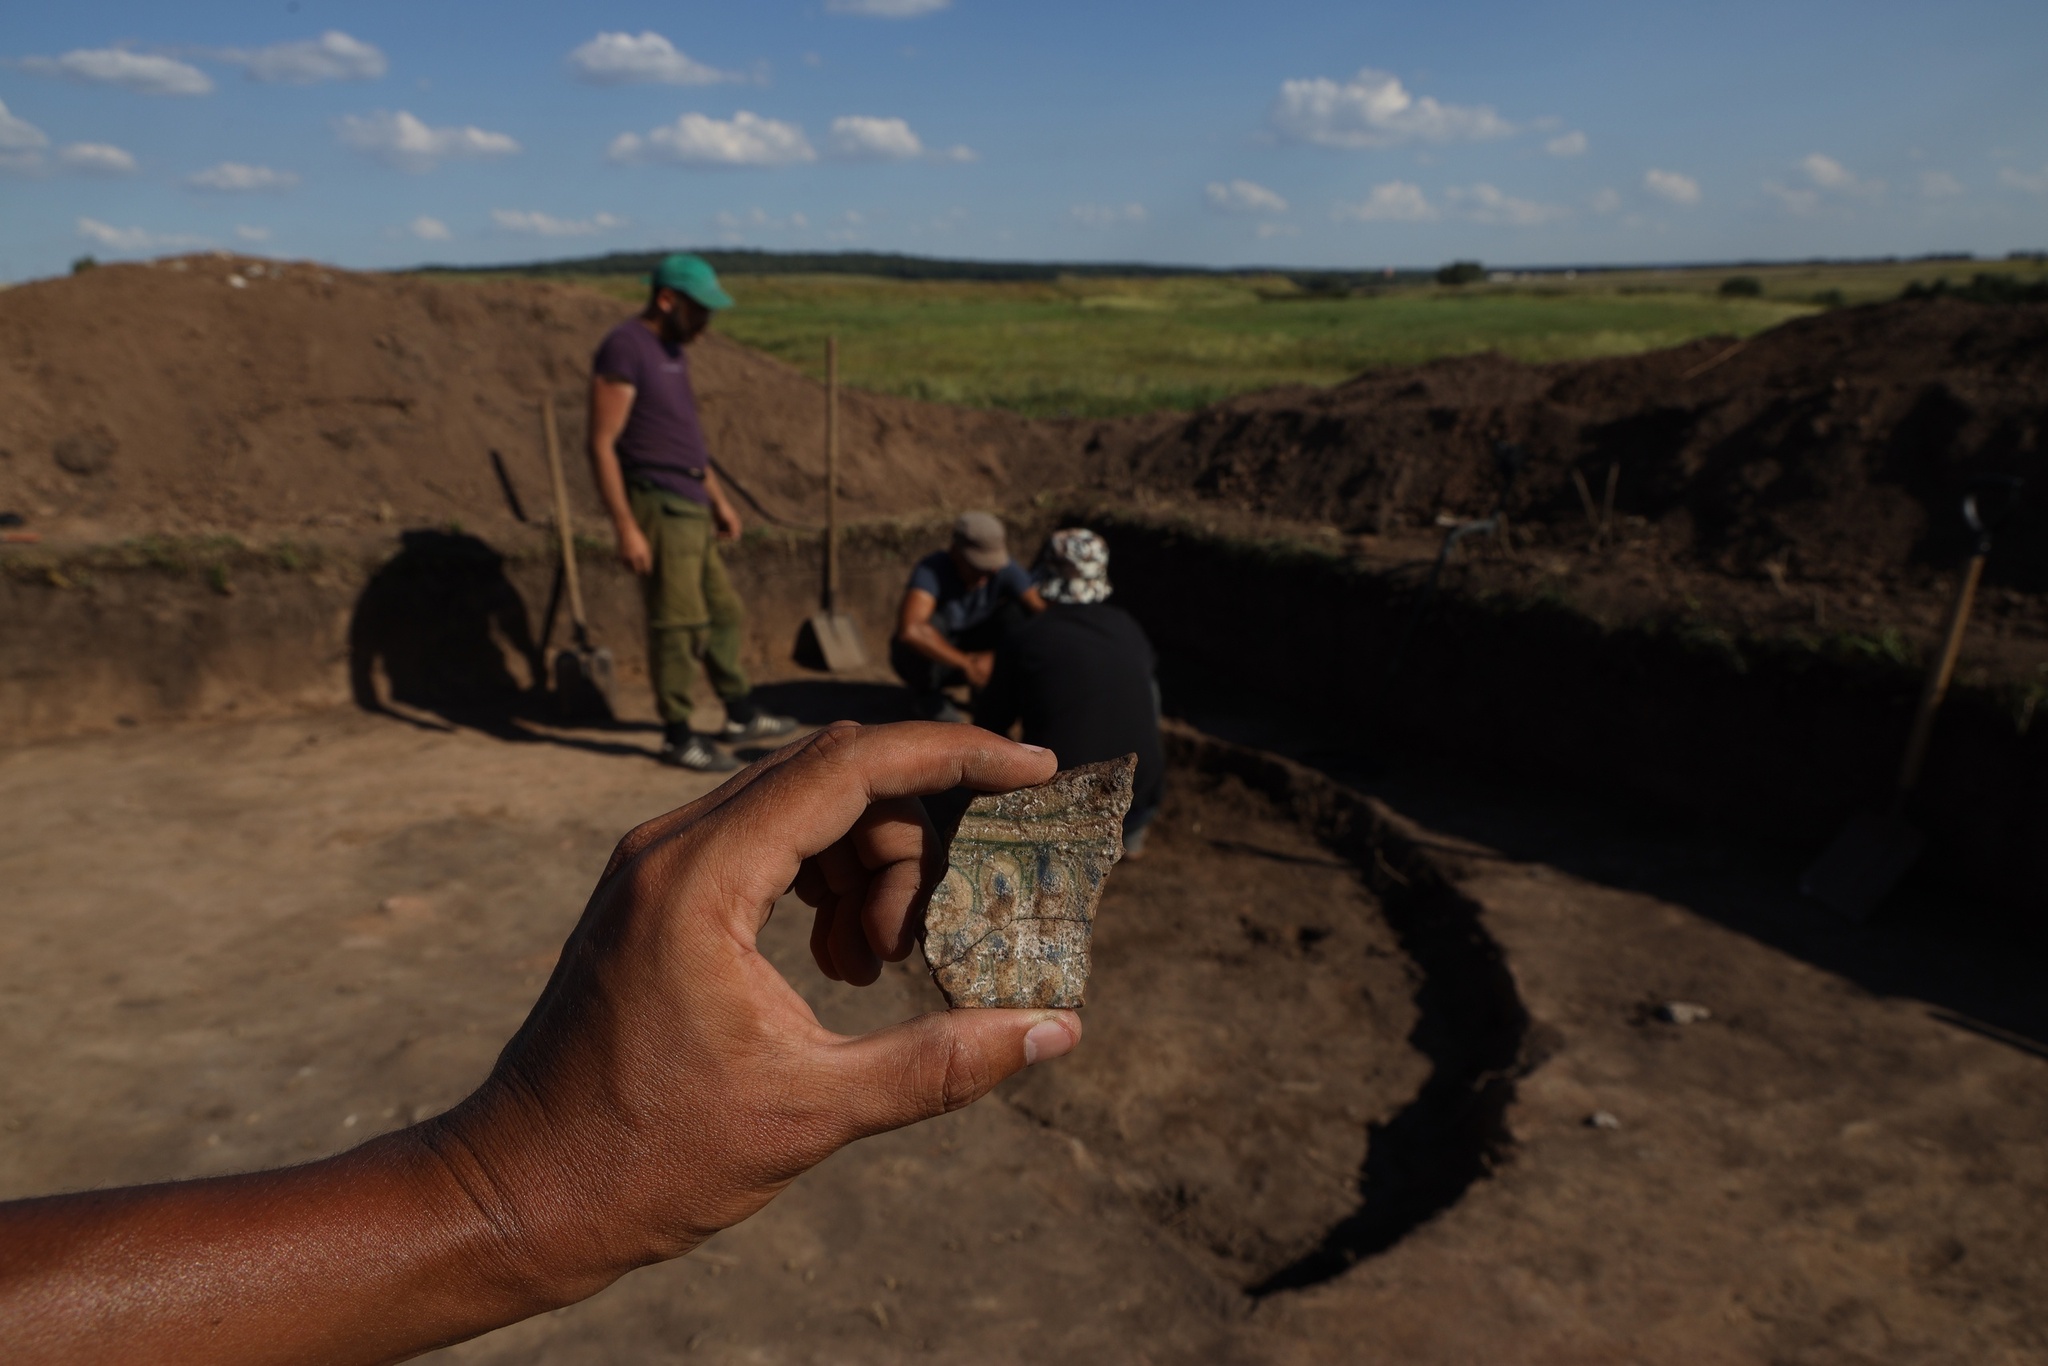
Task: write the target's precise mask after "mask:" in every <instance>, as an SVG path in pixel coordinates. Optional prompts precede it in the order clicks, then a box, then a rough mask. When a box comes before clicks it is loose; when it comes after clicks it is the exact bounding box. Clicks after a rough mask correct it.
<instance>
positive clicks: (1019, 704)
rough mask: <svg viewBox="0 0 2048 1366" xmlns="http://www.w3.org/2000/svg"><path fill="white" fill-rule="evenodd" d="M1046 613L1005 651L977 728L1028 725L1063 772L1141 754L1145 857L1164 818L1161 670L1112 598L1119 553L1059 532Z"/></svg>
mask: <svg viewBox="0 0 2048 1366" xmlns="http://www.w3.org/2000/svg"><path fill="white" fill-rule="evenodd" d="M1038 591H1039V593H1040V594H1041V595H1043V597H1044V599H1045V603H1046V608H1045V611H1044V613H1043V614H1042V615H1040V616H1038V617H1036V618H1034V619H1032V620H1030V621H1027V622H1025V623H1023V624H1021V625H1020V626H1018V627H1017V629H1016V630H1014V631H1012V632H1010V633H1009V634H1008V635H1007V636H1005V637H1004V638H1003V640H1002V641H1001V643H1000V644H998V645H997V646H996V650H995V660H994V663H993V666H992V668H991V671H990V675H989V681H988V686H987V687H985V688H983V689H982V690H981V693H980V695H979V696H978V697H977V698H976V699H975V703H974V721H975V724H976V725H979V726H986V727H987V728H988V729H990V730H992V731H995V732H996V733H997V734H999V735H1005V734H1008V732H1009V730H1010V727H1011V726H1012V725H1013V724H1015V723H1017V722H1019V721H1021V722H1023V723H1024V743H1025V744H1027V745H1042V746H1044V747H1045V748H1046V749H1049V750H1051V751H1052V752H1053V753H1054V754H1056V755H1058V756H1059V761H1060V767H1061V768H1074V767H1077V766H1079V765H1081V764H1094V763H1100V762H1101V761H1103V760H1104V759H1117V758H1121V757H1122V756H1124V755H1126V754H1136V755H1137V756H1138V772H1137V777H1136V779H1135V781H1134V784H1133V791H1132V795H1131V811H1130V814H1129V815H1128V816H1126V817H1124V856H1125V857H1126V858H1136V857H1138V856H1139V855H1141V854H1142V853H1143V852H1144V848H1145V830H1146V827H1147V826H1149V825H1150V824H1151V823H1152V818H1153V817H1154V816H1156V815H1158V814H1159V802H1160V798H1161V797H1162V796H1163V795H1164V794H1165V789H1166V759H1165V754H1164V752H1163V750H1162V748H1161V746H1160V743H1159V689H1158V685H1157V684H1156V683H1155V682H1154V681H1153V672H1154V670H1155V669H1156V668H1157V667H1158V661H1157V658H1156V656H1154V654H1153V653H1152V642H1151V641H1149V640H1147V639H1146V638H1145V631H1144V628H1143V627H1141V626H1139V625H1138V623H1137V621H1136V620H1135V619H1133V618H1132V616H1131V614H1130V613H1128V612H1126V611H1124V610H1123V608H1121V607H1115V606H1112V605H1111V604H1110V603H1109V601H1108V598H1109V593H1110V588H1109V547H1108V546H1107V545H1106V544H1104V543H1103V540H1102V538H1101V537H1100V536H1098V535H1096V534H1095V533H1094V532H1092V531H1089V530H1087V529H1085V528H1075V529H1074V530H1071V531H1056V532H1054V533H1053V534H1052V537H1051V539H1050V540H1048V541H1047V542H1046V547H1045V553H1044V555H1043V556H1042V557H1041V558H1040V559H1039V564H1038Z"/></svg>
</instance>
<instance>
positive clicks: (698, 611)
mask: <svg viewBox="0 0 2048 1366" xmlns="http://www.w3.org/2000/svg"><path fill="white" fill-rule="evenodd" d="M626 492H627V499H628V501H629V502H630V503H631V504H632V508H633V520H634V521H636V522H638V523H639V524H640V531H641V534H643V535H645V536H646V537H647V545H648V547H649V549H651V550H652V551H653V552H654V570H653V572H652V573H650V574H649V575H648V576H647V578H646V580H645V582H644V584H643V585H642V586H643V588H644V590H645V592H646V595H647V673H648V678H649V680H650V681H651V682H652V683H653V684H654V700H655V703H656V705H657V706H659V707H660V709H661V719H662V721H663V722H665V723H667V724H669V725H687V724H689V720H690V696H691V693H692V692H693V691H694V690H695V689H696V686H697V668H698V661H699V660H700V659H701V660H702V661H703V666H704V669H705V671H706V672H708V673H709V674H710V675H711V687H712V690H713V691H715V692H716V693H717V694H718V695H719V697H721V698H723V699H725V700H726V701H732V700H734V699H736V698H742V697H745V696H746V695H747V691H748V684H747V675H746V674H745V672H743V671H742V670H741V668H740V630H741V627H742V626H743V625H744V623H745V620H746V615H745V612H744V610H743V609H742V608H741V606H740V600H739V595H738V594H736V593H734V592H733V591H732V581H731V580H730V579H728V578H726V576H725V565H724V563H723V562H721V561H720V560H719V558H718V545H717V528H716V525H715V523H714V522H713V521H712V518H711V509H709V508H707V507H705V506H704V505H703V504H702V503H695V502H692V501H690V500H689V499H688V498H684V497H681V496H679V495H677V494H673V493H666V492H663V491H662V490H660V489H651V488H647V487H645V486H641V485H635V486H633V487H631V488H629V489H627V491H626Z"/></svg>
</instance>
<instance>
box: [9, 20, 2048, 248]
mask: <svg viewBox="0 0 2048 1366" xmlns="http://www.w3.org/2000/svg"><path fill="white" fill-rule="evenodd" d="M2044 52H2048V5H2044V4H2041V3H2040V2H2039V0H2032V2H2031V3H1994V2H1993V0H1953V3H1950V4H1947V5H1943V6H1935V5H1932V4H1928V3H1924V0H1922V3H1917V4H1901V3H1894V2H1893V0H1860V3H1854V4H1851V3H1835V2H1834V0H1827V2H1822V0H1775V2H1774V3H1760V2H1759V0H1722V2H1721V3H1716V4H1712V5H1706V4H1693V5H1683V6H1681V5H1674V4H1669V3H1659V2H1658V0H1634V3H1627V4H1623V3H1612V2H1611V0H1579V2H1578V3H1550V4H1529V3H1523V4H1509V3H1491V2H1489V3H1467V4H1444V3H1438V4H1432V5H1420V4H1406V5H1392V4H1379V3H1357V2H1356V0H1354V2H1353V3H1330V2H1329V0H1263V2H1261V3H1236V2H1234V0H1232V2H1226V0H1178V2H1177V3H1151V2H1149V0H1146V2H1138V0H1131V2H1128V3H1116V2H1115V0H1095V2H1094V3H1087V4H1083V3H1070V2H1069V0H1036V2H1035V3H1024V0H803V2H785V0H751V2H750V3H746V4H727V5H708V4H697V3H684V4H643V3H622V4H608V5H603V6H591V5H576V6H570V5H561V4H540V3H530V2H528V3H521V2H520V0H511V2H509V3H507V2H504V0H500V2H499V3H492V4H483V3H476V2H474V0H425V2H422V0H414V3H410V4H404V5H400V4H391V3H383V0H350V3H340V2H339V0H276V2H275V3H266V4H241V3H223V2H220V0H197V2H196V3H189V4H185V5H178V6H166V5H161V4H152V5H147V6H145V5H141V4H128V3H121V4H116V3H90V2H88V3H76V4H70V5H62V6H54V5H39V6H26V5H13V6H10V7H9V12H8V14H7V15H6V16H5V17H4V18H0V106H4V111H5V112H4V113H0V279H9V280H16V279H23V278H28V277H33V276H39V275H47V274H51V273H55V272H58V271H61V270H62V269H64V268H65V267H66V266H67V265H68V263H69V262H70V260H71V259H72V258H73V257H75V256H77V255H79V254H81V253H85V252H91V253H93V254H95V255H97V256H99V257H100V258H101V259H123V258H132V257H144V256H153V255H161V254H164V253H167V252H173V251H181V250H190V249H196V248H203V247H226V248H233V249H236V250H242V251H250V252H257V253H264V254H273V255H277V256H283V257H294V258H301V257H311V258H317V259H321V260H327V261H332V262H336V263H338V264H341V265H345V266H354V267H376V266H395V265H405V264H413V263H418V262H421V261H428V260H434V261H449V262H464V263H482V262H492V261H514V260H531V259H536V258H543V257H549V256H560V255H569V254H583V253H587V252H598V251H608V250H617V249H635V248H644V247H649V246H669V245H681V244H698V245H717V244H733V245H750V246H762V247H771V248H788V249H799V248H800V249H833V248H853V247H858V248H874V249H882V250H900V251H911V252H921V253H932V254H939V255H949V256H976V257H995V258H1014V259H1048V258H1056V259H1062V260H1090V259H1096V260H1100V259H1114V260H1152V261H1166V262H1188V263H1197V264H1205V265H1228V264H1243V263H1272V264H1278V265H1326V266H1342V267H1377V266H1382V265H1434V264H1437V263H1439V262H1441V261H1445V260H1449V259H1451V258H1453V257H1477V258H1480V259H1482V260H1485V261H1487V262H1489V263H1495V264H1536V263H1573V264H1578V263H1623V262H1643V261H1680V260H1731V259H1741V258H1788V257H1805V256H1862V255H1880V254H1902V255H1904V254H1918V253H1922V252H1931V251H1945V250H1964V251H1974V252H1977V253H1979V254H1985V255H2002V254H2003V253H2005V252H2007V251H2010V250H2017V249H2040V248H2044V247H2048V82H2044V81H2043V80H2042V79H2041V73H2042V69H2043V61H2044V58H2043V55H2042V54H2043V53H2044Z"/></svg>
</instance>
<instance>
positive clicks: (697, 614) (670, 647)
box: [590, 254, 796, 773]
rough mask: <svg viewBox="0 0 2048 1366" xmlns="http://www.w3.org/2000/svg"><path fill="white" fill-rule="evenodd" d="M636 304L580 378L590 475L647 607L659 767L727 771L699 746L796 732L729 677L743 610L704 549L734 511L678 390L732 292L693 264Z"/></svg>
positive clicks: (691, 259) (714, 554) (674, 268)
mask: <svg viewBox="0 0 2048 1366" xmlns="http://www.w3.org/2000/svg"><path fill="white" fill-rule="evenodd" d="M651 283H652V286H653V287H652V290H651V292H650V293H649V295H648V298H647V306H646V307H645V308H644V309H642V310H641V311H640V314H639V316H638V317H635V318H629V319H627V320H626V321H625V322H622V323H620V324H619V325H618V326H617V327H614V328H613V329H612V330H611V331H610V332H609V333H607V334H606V335H605V339H604V342H603V344H602V345H600V346H599V347H598V348H597V357H596V360H595V362H594V363H593V365H592V367H591V369H592V374H591V379H590V468H591V471H592V473H593V474H595V475H596V477H597V488H598V493H599V495H600V496H601V497H602V498H603V499H604V506H605V511H606V512H608V513H609V514H610V515H611V519H612V529H613V531H614V533H615V534H616V535H617V537H618V550H619V559H620V560H621V561H622V562H624V564H625V565H626V567H627V568H628V569H630V570H632V571H633V572H634V573H635V574H637V575H638V576H639V577H640V579H641V583H642V586H643V590H644V594H645V597H646V602H647V673H648V677H649V680H650V681H651V682H652V683H653V685H654V698H655V703H656V705H657V706H658V707H659V708H660V711H661V721H662V745H661V761H662V762H663V763H666V764H674V765H676V766H677V767H679V768H689V769H696V770H698V771H699V772H705V773H726V772H730V771H732V770H733V769H736V768H738V767H739V761H738V760H736V759H734V758H733V757H732V756H731V755H730V754H727V753H726V752H725V751H723V750H721V749H718V748H716V747H714V746H713V745H712V744H710V743H709V740H710V739H711V738H716V739H719V740H722V741H725V742H726V743H728V744H737V743H743V742H747V741H753V740H765V739H771V738H773V737H775V736H778V735H787V734H788V733H789V732H790V731H792V730H794V729H796V722H795V721H794V720H792V719H791V718H789V717H787V716H776V715H774V714H773V713H770V712H767V711H763V710H762V709H761V708H760V707H758V706H756V705H755V704H754V700H753V692H752V688H751V687H750V685H749V684H748V682H747V675H746V673H745V671H744V670H742V669H741V668H740V633H741V628H742V626H743V624H744V622H745V613H744V610H743V609H742V608H741V606H740V600H739V596H738V594H736V593H734V592H733V588H732V581H731V580H730V579H728V578H727V577H726V573H725V565H724V563H723V562H722V561H721V560H720V559H719V556H718V547H717V544H716V542H717V541H732V540H737V539H738V538H739V534H740V518H739V513H738V512H736V511H735V510H734V509H733V505H732V503H731V501H730V500H729V499H727V498H726V496H725V490H724V489H723V488H721V487H720V486H719V483H718V475H717V474H716V472H715V471H713V470H712V468H711V451H710V448H709V446H707V445H706V443H705V440H704V425H703V423H702V422H701V421H700V420H699V418H698V415H697V394H696V390H695V389H693V388H692V387H691V384H690V360H689V356H688V355H687V354H686V351H685V348H687V347H688V346H689V345H690V343H691V342H694V341H695V340H696V339H697V338H699V337H701V336H702V335H704V331H705V329H706V328H707V327H709V326H710V325H711V315H712V312H713V311H714V310H717V309H722V308H730V307H732V296H731V295H729V294H727V293H726V292H725V290H724V289H722V288H720V286H719V283H718V276H717V274H716V273H715V272H713V270H712V269H711V266H710V263H709V262H707V261H705V260H704V259H703V258H702V257H701V256H690V255H684V254H677V255H674V256H669V257H667V258H665V259H664V260H663V261H662V262H661V264H660V265H659V266H658V267H656V269H655V272H654V276H653V280H652V282H651ZM699 661H702V666H703V669H704V671H705V672H707V673H709V675H710V677H711V686H712V689H713V690H714V691H715V692H716V693H717V694H718V697H719V700H720V701H722V702H723V703H724V704H725V723H724V725H723V726H722V727H721V728H720V729H719V730H717V731H715V732H713V733H712V735H711V736H706V735H705V734H703V733H701V732H699V731H697V730H695V729H694V728H692V726H691V725H690V714H691V711H692V705H693V698H692V694H693V693H694V691H695V689H696V686H697V676H698V667H699Z"/></svg>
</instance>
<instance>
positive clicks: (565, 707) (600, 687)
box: [540, 398, 617, 725]
mask: <svg viewBox="0 0 2048 1366" xmlns="http://www.w3.org/2000/svg"><path fill="white" fill-rule="evenodd" d="M540 415H541V426H542V428H543V430H544V431H545V433H546V436H547V448H548V474H549V475H550V477H551V478H552V479H553V481H554V486H555V539H556V540H557V541H559V542H560V543H561V546H562V582H563V583H564V585H565V586H566V587H567V588H568V590H569V620H570V623H571V625H572V628H573V630H574V633H575V639H574V642H573V643H572V644H571V645H570V647H569V648H568V649H566V650H563V651H561V652H559V653H558V654H556V655H555V665H554V669H555V709H556V711H557V713H558V714H559V715H560V717H561V719H562V720H564V721H567V722H571V723H582V724H589V725H609V724H610V723H611V722H612V720H613V719H614V718H615V717H616V716H617V712H616V710H615V709H614V708H613V706H612V697H613V691H612V685H613V681H614V670H613V667H612V652H611V651H610V650H607V649H604V648H602V647H599V646H593V645H592V644H591V643H590V627H589V625H588V623H587V622H586V621H585V619H584V616H583V586H582V583H581V582H580V581H579V580H578V578H577V575H576V529H575V528H574V527H573V526H572V525H570V522H569V485H568V483H567V481H565V480H564V479H563V478H562V443H561V438H560V437H559V436H557V435H556V432H555V401H554V400H553V399H552V398H543V399H542V400H541V405H540Z"/></svg>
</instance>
